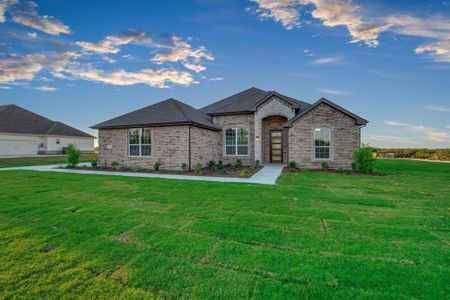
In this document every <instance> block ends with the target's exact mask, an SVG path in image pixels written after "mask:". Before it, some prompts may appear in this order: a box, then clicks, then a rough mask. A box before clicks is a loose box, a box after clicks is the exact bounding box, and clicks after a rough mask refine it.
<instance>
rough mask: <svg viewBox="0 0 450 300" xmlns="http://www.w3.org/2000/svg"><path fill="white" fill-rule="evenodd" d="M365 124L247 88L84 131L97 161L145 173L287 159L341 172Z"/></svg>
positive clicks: (334, 110)
mask: <svg viewBox="0 0 450 300" xmlns="http://www.w3.org/2000/svg"><path fill="white" fill-rule="evenodd" d="M367 123H368V121H367V120H365V119H363V118H361V117H359V116H357V115H355V114H353V113H351V112H349V111H348V110H346V109H344V108H342V107H340V106H338V105H337V104H335V103H333V102H331V101H329V100H327V99H324V98H322V99H320V100H318V101H317V102H315V103H313V104H309V103H306V102H303V101H300V100H297V99H295V98H292V97H288V96H285V95H282V94H280V93H277V92H273V91H263V90H260V89H257V88H250V89H248V90H245V91H243V92H240V93H237V94H235V95H232V96H230V97H227V98H225V99H223V100H220V101H218V102H215V103H213V104H210V105H208V106H206V107H203V108H201V109H195V108H193V107H191V106H189V105H187V104H184V103H182V102H180V101H177V100H175V99H167V100H164V101H161V102H158V103H156V104H154V105H150V106H147V107H144V108H142V109H139V110H136V111H133V112H130V113H127V114H125V115H122V116H119V117H116V118H113V119H111V120H108V121H105V122H102V123H99V124H97V125H95V126H92V128H94V129H98V131H99V132H98V138H99V162H100V164H103V165H110V164H111V163H112V162H113V161H116V162H118V163H119V164H121V165H124V166H129V167H131V166H141V167H144V168H151V167H152V166H153V165H154V163H155V162H157V161H160V162H161V163H162V168H165V169H180V168H181V165H182V164H183V163H185V164H186V165H188V166H189V168H193V167H194V166H195V165H196V164H197V163H201V164H202V165H206V164H207V162H208V161H209V160H215V161H223V163H233V162H235V161H236V160H237V159H240V160H241V161H242V163H243V164H244V165H253V164H255V162H256V161H257V160H259V161H260V162H261V163H263V164H267V163H284V164H286V163H287V162H289V161H295V162H297V164H298V165H300V166H307V167H309V168H318V167H320V164H321V163H322V162H324V161H325V162H327V163H328V164H329V165H330V166H331V167H336V166H343V167H348V166H350V164H351V162H352V151H353V149H354V148H357V147H359V145H360V131H361V128H362V127H364V126H365V125H366V124H367Z"/></svg>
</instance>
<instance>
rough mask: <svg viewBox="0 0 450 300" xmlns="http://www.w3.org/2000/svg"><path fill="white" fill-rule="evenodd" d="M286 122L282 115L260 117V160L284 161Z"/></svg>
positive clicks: (285, 155)
mask: <svg viewBox="0 0 450 300" xmlns="http://www.w3.org/2000/svg"><path fill="white" fill-rule="evenodd" d="M286 122H287V118H286V117H284V116H268V117H265V118H264V119H262V132H261V133H262V134H261V137H262V138H261V142H262V161H263V163H286V159H287V130H286V129H285V128H284V127H283V125H284V124H285V123H286Z"/></svg>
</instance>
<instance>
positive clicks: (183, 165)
mask: <svg viewBox="0 0 450 300" xmlns="http://www.w3.org/2000/svg"><path fill="white" fill-rule="evenodd" d="M181 170H182V171H183V172H186V171H187V170H188V165H187V163H182V164H181Z"/></svg>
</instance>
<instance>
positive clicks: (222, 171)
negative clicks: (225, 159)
mask: <svg viewBox="0 0 450 300" xmlns="http://www.w3.org/2000/svg"><path fill="white" fill-rule="evenodd" d="M220 173H221V174H222V175H227V174H228V173H227V170H223V169H222V170H221V171H220Z"/></svg>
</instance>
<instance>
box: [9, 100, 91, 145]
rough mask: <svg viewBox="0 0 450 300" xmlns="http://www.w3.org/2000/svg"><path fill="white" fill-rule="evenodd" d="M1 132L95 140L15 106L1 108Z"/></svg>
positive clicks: (85, 134)
mask: <svg viewBox="0 0 450 300" xmlns="http://www.w3.org/2000/svg"><path fill="white" fill-rule="evenodd" d="M0 132H4V133H19V134H42V135H62V136H77V137H92V138H93V136H92V135H90V134H87V133H86V132H83V131H81V130H78V129H76V128H73V127H71V126H69V125H66V124H64V123H61V122H58V121H52V120H50V119H47V118H45V117H43V116H41V115H38V114H35V113H33V112H31V111H29V110H26V109H24V108H22V107H20V106H17V105H15V104H9V105H2V106H0Z"/></svg>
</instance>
